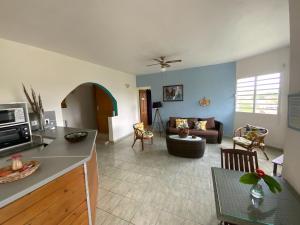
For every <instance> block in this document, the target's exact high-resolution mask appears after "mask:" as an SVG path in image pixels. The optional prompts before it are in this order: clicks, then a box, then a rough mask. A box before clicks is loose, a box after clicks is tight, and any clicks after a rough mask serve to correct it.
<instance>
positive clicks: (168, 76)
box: [136, 63, 236, 137]
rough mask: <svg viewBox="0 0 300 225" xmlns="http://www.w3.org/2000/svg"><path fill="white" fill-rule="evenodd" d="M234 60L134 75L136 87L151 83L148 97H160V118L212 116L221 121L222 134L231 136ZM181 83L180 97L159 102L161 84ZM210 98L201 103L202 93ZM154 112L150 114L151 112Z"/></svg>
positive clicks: (161, 98)
mask: <svg viewBox="0 0 300 225" xmlns="http://www.w3.org/2000/svg"><path fill="white" fill-rule="evenodd" d="M235 71H236V64H235V63H224V64H218V65H210V66H203V67H197V68H190V69H183V70H176V71H166V72H160V73H154V74H147V75H141V76H137V79H136V82H137V87H151V93H152V101H153V102H155V101H162V103H163V107H162V108H161V109H160V113H161V116H162V119H163V120H164V122H166V121H167V120H168V118H169V117H170V116H182V117H212V116H214V117H215V118H216V120H219V121H221V122H223V124H224V135H225V136H230V137H231V136H232V134H233V123H234V108H235V106H234V104H235V86H236V72H235ZM176 84H183V101H179V102H163V86H167V85H176ZM204 96H205V97H207V98H209V99H210V100H211V104H210V106H208V107H201V106H200V105H199V100H200V99H201V98H202V97H204ZM153 116H154V115H153Z"/></svg>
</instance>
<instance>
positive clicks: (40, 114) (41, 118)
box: [37, 112, 45, 131]
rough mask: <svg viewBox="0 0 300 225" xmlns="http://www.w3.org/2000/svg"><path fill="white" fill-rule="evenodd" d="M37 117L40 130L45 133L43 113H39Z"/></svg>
mask: <svg viewBox="0 0 300 225" xmlns="http://www.w3.org/2000/svg"><path fill="white" fill-rule="evenodd" d="M37 117H38V123H39V130H40V131H45V118H44V113H42V112H40V113H37Z"/></svg>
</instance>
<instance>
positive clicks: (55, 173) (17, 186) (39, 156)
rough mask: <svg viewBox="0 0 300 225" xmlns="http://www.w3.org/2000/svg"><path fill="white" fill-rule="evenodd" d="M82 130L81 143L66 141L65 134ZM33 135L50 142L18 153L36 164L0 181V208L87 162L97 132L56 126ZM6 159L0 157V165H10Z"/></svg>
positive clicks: (23, 158)
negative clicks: (15, 177) (31, 169)
mask: <svg viewBox="0 0 300 225" xmlns="http://www.w3.org/2000/svg"><path fill="white" fill-rule="evenodd" d="M83 130H84V131H87V132H88V136H87V137H86V138H85V139H84V140H83V141H81V142H78V143H70V142H68V141H66V140H65V138H64V136H65V135H66V134H68V133H71V132H76V131H83ZM33 134H34V135H40V136H41V137H42V138H47V139H48V140H49V139H52V140H53V141H52V142H51V143H50V144H49V145H48V146H46V147H44V146H39V147H35V148H32V149H30V150H26V151H23V152H21V153H20V154H21V155H22V160H23V161H29V160H37V161H39V162H40V167H39V168H38V170H37V171H36V172H35V173H33V174H32V175H31V176H28V177H26V178H24V179H21V180H18V181H15V182H12V183H6V184H0V208H2V207H4V206H6V205H7V204H9V203H11V202H13V201H15V200H17V199H19V198H21V197H23V196H24V195H26V194H28V193H30V192H32V191H34V190H36V189H38V188H39V187H41V186H43V185H45V184H47V183H49V182H50V181H52V180H54V179H56V178H58V177H60V176H62V175H64V174H65V173H67V172H69V171H71V170H73V169H74V168H76V167H78V166H80V165H82V164H84V163H85V162H87V161H88V160H89V159H90V157H91V153H92V150H93V147H94V145H95V140H96V136H97V131H96V130H87V129H76V128H65V127H57V128H56V129H55V130H48V131H45V132H35V133H33ZM9 158H10V157H9V156H6V157H1V158H0V168H1V167H4V166H6V165H9V164H10V162H9V161H7V160H8V159H9Z"/></svg>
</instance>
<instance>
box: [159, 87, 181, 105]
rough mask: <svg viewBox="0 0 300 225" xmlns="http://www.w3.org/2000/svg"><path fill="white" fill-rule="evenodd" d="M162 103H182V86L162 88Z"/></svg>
mask: <svg viewBox="0 0 300 225" xmlns="http://www.w3.org/2000/svg"><path fill="white" fill-rule="evenodd" d="M163 101H164V102H177V101H183V85H182V84H177V85H169V86H163Z"/></svg>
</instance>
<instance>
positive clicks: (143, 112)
mask: <svg viewBox="0 0 300 225" xmlns="http://www.w3.org/2000/svg"><path fill="white" fill-rule="evenodd" d="M139 106H140V121H141V122H143V123H144V126H145V127H148V126H151V125H152V101H151V90H150V89H147V90H139Z"/></svg>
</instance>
